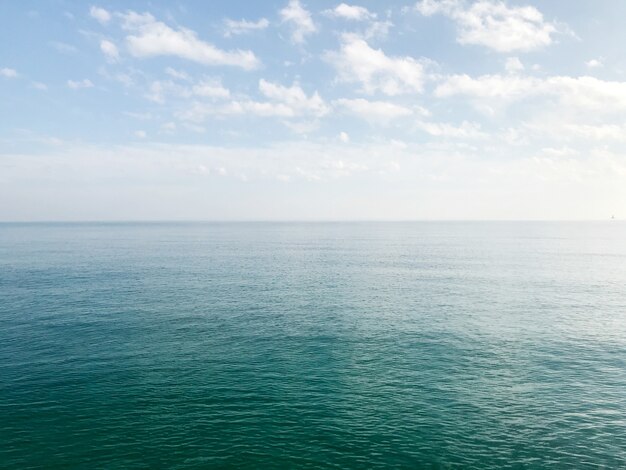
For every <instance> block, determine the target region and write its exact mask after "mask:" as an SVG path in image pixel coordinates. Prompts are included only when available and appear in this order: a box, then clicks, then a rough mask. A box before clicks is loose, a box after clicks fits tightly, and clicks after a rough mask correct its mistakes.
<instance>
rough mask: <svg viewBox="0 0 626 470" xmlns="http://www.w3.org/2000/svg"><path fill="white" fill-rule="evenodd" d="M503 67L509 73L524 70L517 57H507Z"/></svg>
mask: <svg viewBox="0 0 626 470" xmlns="http://www.w3.org/2000/svg"><path fill="white" fill-rule="evenodd" d="M504 68H505V70H506V71H507V72H509V73H518V72H521V71H523V70H524V64H522V61H521V60H519V59H518V58H517V57H509V58H508V59H506V62H505V63H504Z"/></svg>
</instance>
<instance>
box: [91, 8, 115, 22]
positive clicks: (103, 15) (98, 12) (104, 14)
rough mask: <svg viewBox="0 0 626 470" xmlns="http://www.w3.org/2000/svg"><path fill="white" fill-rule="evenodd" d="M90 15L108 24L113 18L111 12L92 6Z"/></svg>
mask: <svg viewBox="0 0 626 470" xmlns="http://www.w3.org/2000/svg"><path fill="white" fill-rule="evenodd" d="M89 15H90V16H91V17H92V18H94V19H95V20H97V21H98V22H99V23H100V24H107V23H108V22H109V21H110V20H111V13H109V12H108V11H106V10H105V9H104V8H100V7H96V6H92V7H91V8H90V9H89Z"/></svg>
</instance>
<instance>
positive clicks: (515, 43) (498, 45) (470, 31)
mask: <svg viewBox="0 0 626 470" xmlns="http://www.w3.org/2000/svg"><path fill="white" fill-rule="evenodd" d="M415 8H416V9H417V11H419V12H420V13H421V14H422V15H424V16H431V15H434V14H443V15H445V16H447V17H449V18H450V19H452V20H453V21H454V22H455V23H456V25H457V42H459V44H463V45H467V44H471V45H479V46H485V47H488V48H489V49H493V50H495V51H498V52H512V51H521V52H527V51H531V50H534V49H539V48H541V47H545V46H548V45H550V44H552V42H553V41H554V39H553V35H554V34H555V33H557V32H559V27H558V26H557V24H556V23H551V22H548V21H545V20H544V18H543V15H542V14H541V12H540V11H539V10H538V9H537V8H535V7H533V6H522V7H509V6H507V5H506V4H505V3H504V2H501V1H493V0H479V1H475V2H469V4H468V2H466V1H465V0H421V1H419V2H418V3H417V4H416V5H415Z"/></svg>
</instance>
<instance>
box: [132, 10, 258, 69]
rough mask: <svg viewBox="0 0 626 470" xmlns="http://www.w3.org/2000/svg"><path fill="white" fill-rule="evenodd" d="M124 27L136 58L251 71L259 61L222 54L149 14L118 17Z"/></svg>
mask: <svg viewBox="0 0 626 470" xmlns="http://www.w3.org/2000/svg"><path fill="white" fill-rule="evenodd" d="M121 16H122V18H123V21H124V23H123V27H124V29H126V30H127V31H130V32H131V33H132V34H130V35H128V36H127V37H126V44H127V46H128V50H129V51H130V53H131V54H132V55H133V56H135V57H142V58H143V57H155V56H160V55H166V56H167V55H169V56H177V57H181V58H183V59H187V60H191V61H194V62H198V63H201V64H204V65H230V66H235V67H241V68H243V69H245V70H251V69H254V68H256V67H258V66H259V64H260V62H259V60H258V59H257V58H256V56H255V55H254V53H253V52H252V51H248V50H234V51H224V50H221V49H219V48H217V47H215V46H214V45H212V44H209V43H207V42H204V41H202V40H201V39H199V38H198V35H197V34H196V33H195V31H192V30H190V29H187V28H180V29H178V30H175V29H172V28H170V27H169V26H167V25H166V24H165V23H162V22H160V21H156V19H155V18H154V17H153V16H152V15H151V14H149V13H144V14H138V13H135V12H129V13H125V14H123V15H121Z"/></svg>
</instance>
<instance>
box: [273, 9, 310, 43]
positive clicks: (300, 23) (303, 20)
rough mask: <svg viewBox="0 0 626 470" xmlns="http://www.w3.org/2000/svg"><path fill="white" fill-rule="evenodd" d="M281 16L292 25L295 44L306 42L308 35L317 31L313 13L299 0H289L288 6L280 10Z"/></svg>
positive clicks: (292, 38) (292, 36)
mask: <svg viewBox="0 0 626 470" xmlns="http://www.w3.org/2000/svg"><path fill="white" fill-rule="evenodd" d="M280 17H281V20H282V22H283V23H288V24H289V25H290V26H291V40H292V41H293V42H294V43H295V44H302V43H304V41H305V39H306V36H308V35H310V34H313V33H315V32H316V31H317V26H316V25H315V23H314V22H313V18H312V17H311V13H310V12H309V11H308V10H307V9H305V8H304V7H303V6H302V4H301V3H300V1H299V0H289V3H288V4H287V6H286V7H285V8H283V9H282V10H280Z"/></svg>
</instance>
